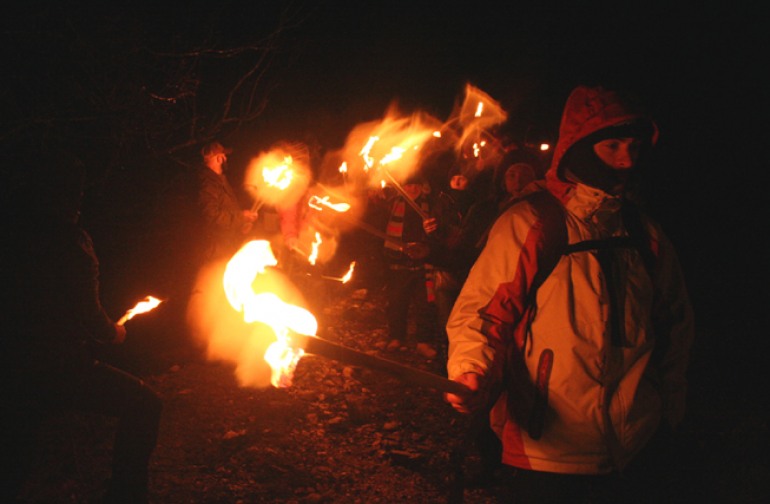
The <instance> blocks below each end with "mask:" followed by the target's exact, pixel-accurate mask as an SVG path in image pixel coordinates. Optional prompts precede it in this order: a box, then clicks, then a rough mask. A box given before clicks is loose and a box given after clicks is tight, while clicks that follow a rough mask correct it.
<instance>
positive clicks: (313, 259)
mask: <svg viewBox="0 0 770 504" xmlns="http://www.w3.org/2000/svg"><path fill="white" fill-rule="evenodd" d="M321 241H322V240H321V233H319V232H318V231H316V233H315V240H314V241H313V243H312V244H311V245H310V247H311V251H310V255H309V256H308V257H307V262H309V263H310V264H312V265H313V266H315V262H316V260H317V259H318V248H319V247H320V246H321Z"/></svg>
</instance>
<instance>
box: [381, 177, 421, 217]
mask: <svg viewBox="0 0 770 504" xmlns="http://www.w3.org/2000/svg"><path fill="white" fill-rule="evenodd" d="M382 171H383V172H384V173H385V175H387V177H388V179H390V182H391V184H393V187H395V188H396V190H397V191H398V192H399V193H401V196H403V197H404V199H405V200H406V202H407V203H409V206H411V207H412V208H413V209H414V211H415V212H417V214H418V215H419V216H420V217H422V220H425V219H428V218H430V216H429V215H428V214H426V213H425V211H423V209H422V208H420V205H418V204H417V202H415V201H414V200H413V199H412V198H410V197H409V195H408V194H407V193H406V191H405V190H404V188H403V187H402V186H401V184H399V183H398V181H397V180H396V179H395V178H394V177H393V175H391V174H390V172H389V171H388V170H387V168H383V170H382Z"/></svg>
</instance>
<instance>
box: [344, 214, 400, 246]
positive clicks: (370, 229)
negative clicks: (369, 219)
mask: <svg viewBox="0 0 770 504" xmlns="http://www.w3.org/2000/svg"><path fill="white" fill-rule="evenodd" d="M348 221H349V222H351V223H352V224H354V225H356V226H358V227H360V228H361V229H363V230H364V231H366V232H367V233H369V234H371V235H374V236H376V237H377V238H382V239H383V240H385V241H386V242H390V243H392V244H393V245H396V246H397V247H398V249H399V250H404V242H402V241H401V240H399V239H398V238H394V237H392V236H388V235H387V234H385V233H384V232H383V231H380V230H379V229H377V228H375V227H372V226H370V225H369V224H367V223H365V222H361V221H359V220H353V219H348Z"/></svg>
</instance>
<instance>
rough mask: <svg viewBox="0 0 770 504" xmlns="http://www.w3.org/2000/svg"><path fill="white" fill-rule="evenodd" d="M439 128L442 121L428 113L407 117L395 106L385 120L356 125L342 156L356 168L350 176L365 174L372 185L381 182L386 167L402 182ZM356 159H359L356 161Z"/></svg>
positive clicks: (413, 169) (427, 147)
mask: <svg viewBox="0 0 770 504" xmlns="http://www.w3.org/2000/svg"><path fill="white" fill-rule="evenodd" d="M440 129H441V126H440V123H439V121H437V120H436V119H435V118H433V117H431V116H430V115H428V114H425V113H414V114H412V115H410V116H404V115H402V114H401V113H400V112H398V111H397V110H396V109H395V107H392V108H391V109H390V110H389V111H388V112H387V114H386V115H385V117H384V118H383V119H382V120H379V121H371V122H368V123H364V124H360V125H358V126H356V127H355V128H354V130H353V131H352V132H351V133H350V134H349V135H348V138H347V140H346V142H345V147H344V149H343V159H345V160H346V161H347V163H348V165H349V167H350V168H351V170H352V169H355V170H356V171H354V172H353V173H351V175H352V176H353V177H354V178H358V177H362V178H363V180H364V182H365V183H366V184H368V185H370V186H375V185H377V184H380V181H381V180H382V179H383V174H382V173H380V172H381V171H384V170H385V169H387V170H388V171H389V172H390V173H391V174H392V175H393V176H394V178H395V179H396V180H398V181H399V182H401V181H403V180H406V178H408V177H409V175H410V174H411V173H412V172H414V171H415V170H417V169H418V168H419V164H420V162H421V161H422V160H423V156H424V152H425V151H426V150H428V149H429V148H430V145H432V142H435V140H436V137H435V136H434V134H435V133H436V132H437V131H439V130H440ZM356 158H358V159H359V162H353V161H354V160H355V159H356ZM361 160H362V161H363V162H361ZM386 167H387V168H386Z"/></svg>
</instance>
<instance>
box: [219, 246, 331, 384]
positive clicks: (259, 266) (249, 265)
mask: <svg viewBox="0 0 770 504" xmlns="http://www.w3.org/2000/svg"><path fill="white" fill-rule="evenodd" d="M276 264H278V261H276V259H275V256H274V255H273V252H272V250H271V248H270V242H268V241H265V240H255V241H251V242H248V243H247V244H246V245H244V246H243V247H242V248H241V249H240V250H239V251H238V252H236V253H235V255H234V256H233V257H232V258H231V259H230V261H229V262H228V263H227V266H226V268H225V273H224V277H223V283H224V289H225V294H226V296H227V300H228V302H229V303H230V305H231V306H232V307H233V308H235V310H237V311H239V312H241V313H243V320H244V321H245V322H246V323H249V324H251V323H255V322H261V323H263V324H266V325H268V326H269V327H270V328H271V329H272V330H273V333H274V334H275V337H276V341H275V342H274V343H272V344H271V345H270V346H269V347H268V348H267V350H266V351H265V355H264V358H265V360H266V361H267V362H268V364H270V367H271V369H272V373H271V378H270V382H271V383H272V384H273V386H275V387H287V386H290V385H291V380H292V376H293V373H294V370H295V368H296V366H297V363H298V362H299V359H300V358H301V357H302V355H303V354H304V351H303V350H302V349H301V348H299V349H298V348H294V347H292V345H291V338H290V336H289V335H290V332H294V333H297V334H305V335H315V333H316V332H317V331H318V322H317V321H316V318H315V317H314V316H313V314H312V313H310V312H309V311H308V310H306V309H304V308H302V307H299V306H296V305H292V304H289V303H286V302H284V301H283V300H282V299H281V298H280V297H278V296H277V295H276V294H274V293H272V292H261V293H256V292H254V289H253V287H252V284H253V283H254V281H255V279H256V278H257V276H258V275H259V274H261V273H264V272H265V269H266V268H267V267H268V266H275V265H276Z"/></svg>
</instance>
